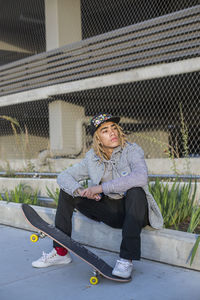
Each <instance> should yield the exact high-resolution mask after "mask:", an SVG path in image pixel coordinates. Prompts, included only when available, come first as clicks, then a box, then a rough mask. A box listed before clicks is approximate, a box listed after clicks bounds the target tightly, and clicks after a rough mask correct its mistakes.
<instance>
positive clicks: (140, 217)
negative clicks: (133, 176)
mask: <svg viewBox="0 0 200 300" xmlns="http://www.w3.org/2000/svg"><path fill="white" fill-rule="evenodd" d="M75 208H76V209H77V210H78V211H80V212H81V213H82V214H84V215H85V216H87V217H89V218H90V219H94V220H96V221H99V222H103V223H105V224H107V225H109V226H111V227H113V228H122V242H121V246H120V257H121V258H125V259H133V260H139V259H140V252H141V250H140V249H141V241H140V233H141V230H142V227H144V226H146V225H147V224H149V220H148V204H147V199H146V195H145V192H144V190H143V189H142V188H140V187H135V188H131V189H129V190H128V191H127V192H126V195H125V196H124V197H123V198H122V199H111V198H109V197H107V196H105V195H104V196H103V197H102V199H101V200H100V201H95V200H93V199H88V198H83V197H72V196H70V195H69V194H67V193H65V192H64V191H62V190H60V196H59V202H58V208H57V212H56V218H55V226H56V227H57V228H59V229H60V230H62V231H63V232H65V233H66V234H67V235H69V236H71V232H72V214H73V211H74V209H75ZM88 234H89V233H88ZM57 246H59V245H58V244H57V243H56V242H54V247H57Z"/></svg>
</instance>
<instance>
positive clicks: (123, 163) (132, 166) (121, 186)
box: [57, 143, 163, 229]
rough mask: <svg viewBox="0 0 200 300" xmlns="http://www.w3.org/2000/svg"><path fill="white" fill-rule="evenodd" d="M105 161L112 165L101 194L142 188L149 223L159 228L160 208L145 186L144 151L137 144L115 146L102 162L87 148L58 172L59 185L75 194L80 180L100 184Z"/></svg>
mask: <svg viewBox="0 0 200 300" xmlns="http://www.w3.org/2000/svg"><path fill="white" fill-rule="evenodd" d="M106 163H110V164H112V167H113V168H112V170H113V176H112V178H113V180H110V181H107V182H103V183H102V189H103V193H104V194H105V195H109V194H112V193H117V194H125V193H126V191H127V190H128V189H130V188H132V187H142V188H143V190H144V191H145V193H146V197H147V201H148V209H149V222H150V225H151V226H152V227H154V228H156V229H159V228H162V226H163V218H162V215H161V212H160V209H159V207H158V205H157V203H156V201H155V199H154V198H153V196H152V195H151V194H150V192H149V189H148V171H147V166H146V163H145V160H144V152H143V150H142V149H141V148H140V147H139V146H138V145H137V144H136V143H134V144H130V143H127V144H126V145H125V147H124V148H123V149H122V148H121V147H120V146H119V147H117V148H115V149H114V151H113V153H112V156H111V158H110V160H109V161H106V160H104V161H101V160H100V158H99V157H98V156H97V155H96V154H95V152H94V150H93V149H91V150H89V151H88V152H87V153H86V156H85V158H84V159H83V160H81V161H80V162H79V163H77V164H75V165H73V166H72V167H69V168H68V169H66V170H65V171H63V172H62V173H60V174H59V175H58V178H57V182H58V185H59V186H60V188H61V189H62V190H63V191H65V192H66V193H68V194H70V195H72V196H75V194H74V192H75V190H76V189H78V188H80V187H81V184H80V181H83V180H86V179H89V180H90V186H94V185H99V184H100V183H101V179H102V177H103V175H104V171H105V164H106ZM116 201H117V200H116Z"/></svg>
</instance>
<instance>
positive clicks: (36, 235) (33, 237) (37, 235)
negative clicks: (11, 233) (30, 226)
mask: <svg viewBox="0 0 200 300" xmlns="http://www.w3.org/2000/svg"><path fill="white" fill-rule="evenodd" d="M45 237H46V235H45V234H44V233H43V232H39V233H33V234H31V236H30V240H31V242H33V243H36V242H37V241H38V240H39V238H41V239H44V238H45Z"/></svg>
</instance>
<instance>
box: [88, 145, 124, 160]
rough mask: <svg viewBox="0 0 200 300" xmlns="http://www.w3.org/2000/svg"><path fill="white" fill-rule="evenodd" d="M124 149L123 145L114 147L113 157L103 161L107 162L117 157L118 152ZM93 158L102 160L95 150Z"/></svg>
mask: <svg viewBox="0 0 200 300" xmlns="http://www.w3.org/2000/svg"><path fill="white" fill-rule="evenodd" d="M122 151H123V149H122V147H121V146H118V147H116V148H114V150H113V153H112V155H111V158H110V159H109V160H106V159H103V162H104V163H106V162H109V161H112V160H113V159H114V158H115V157H116V155H117V153H119V152H122ZM93 160H95V161H100V157H99V156H98V155H96V154H95V152H94V158H93Z"/></svg>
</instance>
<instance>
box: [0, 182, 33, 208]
mask: <svg viewBox="0 0 200 300" xmlns="http://www.w3.org/2000/svg"><path fill="white" fill-rule="evenodd" d="M0 199H1V200H5V201H7V202H15V203H27V204H31V205H37V204H38V192H37V191H35V192H33V191H32V189H31V187H30V186H28V185H26V184H22V183H20V184H19V185H17V186H16V187H15V188H14V190H11V191H5V193H4V195H2V194H0Z"/></svg>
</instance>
